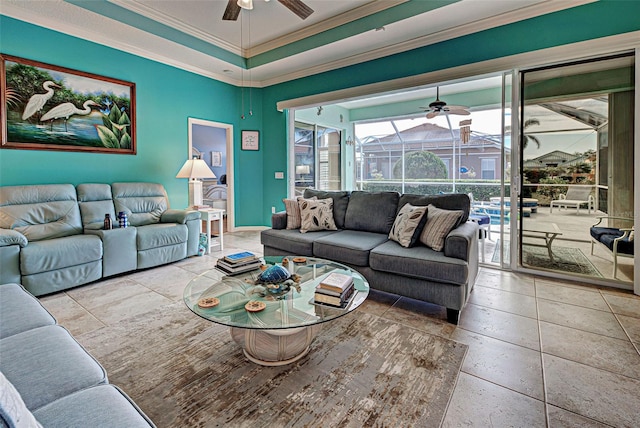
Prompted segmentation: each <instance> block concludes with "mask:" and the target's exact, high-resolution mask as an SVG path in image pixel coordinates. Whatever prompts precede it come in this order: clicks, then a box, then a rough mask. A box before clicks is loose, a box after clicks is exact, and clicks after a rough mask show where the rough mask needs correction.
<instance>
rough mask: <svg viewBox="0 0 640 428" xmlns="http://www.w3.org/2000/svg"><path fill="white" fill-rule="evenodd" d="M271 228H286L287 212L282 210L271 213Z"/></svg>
mask: <svg viewBox="0 0 640 428" xmlns="http://www.w3.org/2000/svg"><path fill="white" fill-rule="evenodd" d="M271 228H272V229H286V228H287V212H286V211H280V212H279V213H275V214H272V215H271Z"/></svg>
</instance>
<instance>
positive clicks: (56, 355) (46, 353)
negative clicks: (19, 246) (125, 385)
mask: <svg viewBox="0 0 640 428" xmlns="http://www.w3.org/2000/svg"><path fill="white" fill-rule="evenodd" d="M25 314H28V315H25ZM37 424H40V425H37ZM0 426H2V427H9V428H15V427H37V426H44V427H61V428H62V427H64V428H67V427H87V428H88V427H91V428H111V427H127V428H138V427H154V426H155V425H154V424H153V423H152V422H151V420H149V418H148V417H147V416H146V415H145V414H144V413H143V412H142V411H141V410H140V409H139V408H138V406H137V405H136V404H135V403H134V402H133V401H132V400H131V399H130V398H129V397H128V396H127V395H126V394H125V393H124V392H123V391H122V390H121V389H119V388H118V387H116V386H114V385H111V384H109V383H108V380H107V373H106V372H105V370H104V368H103V367H102V366H101V365H100V364H99V363H98V362H97V361H96V360H95V359H94V358H93V357H92V356H91V355H89V354H88V353H87V352H86V351H85V350H84V348H82V346H80V344H79V343H78V342H76V340H75V339H74V338H73V337H72V336H71V334H70V333H69V332H68V331H67V330H66V329H65V328H63V327H61V326H60V325H58V324H57V323H56V320H55V319H54V318H53V316H51V314H50V313H49V312H48V311H47V310H46V309H45V308H44V307H42V305H41V304H40V302H39V301H38V300H37V299H36V298H35V297H33V296H32V295H31V294H29V293H28V292H27V291H26V290H25V289H24V288H23V287H22V286H20V285H18V284H2V285H0Z"/></svg>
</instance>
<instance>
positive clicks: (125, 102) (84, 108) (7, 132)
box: [0, 55, 136, 154]
mask: <svg viewBox="0 0 640 428" xmlns="http://www.w3.org/2000/svg"><path fill="white" fill-rule="evenodd" d="M1 59H2V62H1V67H2V69H1V72H2V73H1V76H0V77H1V78H2V83H3V84H2V88H3V91H2V93H1V94H0V95H1V97H2V103H1V107H2V111H3V114H2V118H3V124H2V125H3V127H2V148H11V149H37V150H71V151H88V152H106V153H120V154H135V153H136V149H135V84H134V83H131V82H125V81H120V80H117V79H113V78H109V77H104V76H98V75H94V74H90V73H85V72H80V71H75V70H70V69H66V68H63V67H58V66H54V65H49V64H43V63H39V62H36V61H31V60H26V59H22V58H17V57H11V56H8V55H2V56H1Z"/></svg>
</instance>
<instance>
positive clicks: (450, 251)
mask: <svg viewBox="0 0 640 428" xmlns="http://www.w3.org/2000/svg"><path fill="white" fill-rule="evenodd" d="M474 240H476V241H477V240H478V225H477V224H476V223H474V222H472V221H468V222H466V223H464V224H461V225H460V226H458V227H456V228H455V229H453V230H452V231H451V232H449V235H447V237H446V238H445V241H444V255H445V256H447V257H454V258H456V259H461V260H465V261H467V262H468V261H469V260H470V257H472V256H474V257H477V256H478V255H477V254H471V252H472V249H473V248H477V245H472V244H473V241H474Z"/></svg>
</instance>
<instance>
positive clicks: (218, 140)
mask: <svg viewBox="0 0 640 428" xmlns="http://www.w3.org/2000/svg"><path fill="white" fill-rule="evenodd" d="M189 156H190V157H193V156H197V157H199V158H200V159H202V160H204V161H205V162H206V163H207V165H208V166H209V168H211V170H212V171H213V173H214V174H215V176H216V178H215V179H212V180H209V181H205V182H204V183H203V193H204V203H205V205H210V206H212V207H213V208H221V209H224V210H225V225H226V231H227V232H233V231H234V230H235V220H234V219H235V215H234V186H233V182H234V180H233V176H234V173H233V172H234V171H233V125H230V124H227V123H220V122H212V121H209V120H203V119H195V118H191V117H190V118H189Z"/></svg>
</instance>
